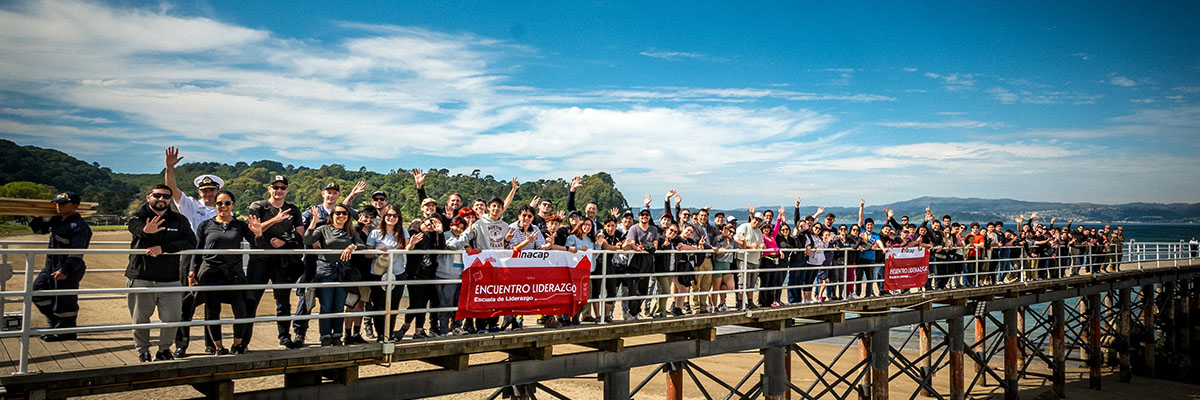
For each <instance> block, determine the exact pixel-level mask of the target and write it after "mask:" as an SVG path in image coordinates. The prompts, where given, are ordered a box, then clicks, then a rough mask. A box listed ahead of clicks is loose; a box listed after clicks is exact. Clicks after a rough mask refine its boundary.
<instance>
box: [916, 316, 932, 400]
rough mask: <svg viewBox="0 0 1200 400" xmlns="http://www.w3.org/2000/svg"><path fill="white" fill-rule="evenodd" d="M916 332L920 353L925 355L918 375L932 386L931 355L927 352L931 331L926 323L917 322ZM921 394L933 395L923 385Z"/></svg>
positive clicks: (930, 344)
mask: <svg viewBox="0 0 1200 400" xmlns="http://www.w3.org/2000/svg"><path fill="white" fill-rule="evenodd" d="M917 332H918V333H919V334H920V338H918V339H919V340H920V348H921V353H920V354H921V355H922V356H924V357H925V359H924V360H922V361H921V373H920V374H919V375H920V376H921V379H924V380H925V384H926V385H929V386H930V387H932V386H933V355H932V354H929V349H931V348H933V339H932V338H931V336H932V335H931V333H932V332H930V326H929V324H927V323H922V324H918V325H917ZM921 395H922V396H925V397H933V394H932V393H929V389H926V388H925V387H924V386H922V387H921Z"/></svg>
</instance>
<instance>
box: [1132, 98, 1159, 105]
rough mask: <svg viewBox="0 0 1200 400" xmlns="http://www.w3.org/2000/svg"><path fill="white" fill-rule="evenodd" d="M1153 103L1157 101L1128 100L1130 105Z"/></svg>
mask: <svg viewBox="0 0 1200 400" xmlns="http://www.w3.org/2000/svg"><path fill="white" fill-rule="evenodd" d="M1155 101H1157V100H1155V99H1129V102H1130V103H1137V104H1150V103H1153V102H1155Z"/></svg>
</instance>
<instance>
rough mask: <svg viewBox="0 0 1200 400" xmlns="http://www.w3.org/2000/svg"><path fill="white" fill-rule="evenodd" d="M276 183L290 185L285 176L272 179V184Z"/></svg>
mask: <svg viewBox="0 0 1200 400" xmlns="http://www.w3.org/2000/svg"><path fill="white" fill-rule="evenodd" d="M275 182H283V184H284V185H287V184H288V180H287V178H286V177H284V176H283V175H275V177H274V178H272V179H271V182H270V183H275Z"/></svg>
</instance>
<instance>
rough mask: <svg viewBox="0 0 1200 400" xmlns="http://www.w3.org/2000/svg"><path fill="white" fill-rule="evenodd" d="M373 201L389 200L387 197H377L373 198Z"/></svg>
mask: <svg viewBox="0 0 1200 400" xmlns="http://www.w3.org/2000/svg"><path fill="white" fill-rule="evenodd" d="M371 201H387V197H376V198H373V199H371Z"/></svg>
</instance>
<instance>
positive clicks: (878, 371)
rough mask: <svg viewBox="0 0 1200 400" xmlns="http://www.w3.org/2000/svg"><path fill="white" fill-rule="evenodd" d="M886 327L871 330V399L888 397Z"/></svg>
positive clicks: (888, 356) (887, 343)
mask: <svg viewBox="0 0 1200 400" xmlns="http://www.w3.org/2000/svg"><path fill="white" fill-rule="evenodd" d="M890 345H891V344H890V343H889V341H888V331H887V329H882V330H878V331H873V332H871V400H887V399H888V390H889V389H888V364H889V363H891V354H888V349H889V348H890Z"/></svg>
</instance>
